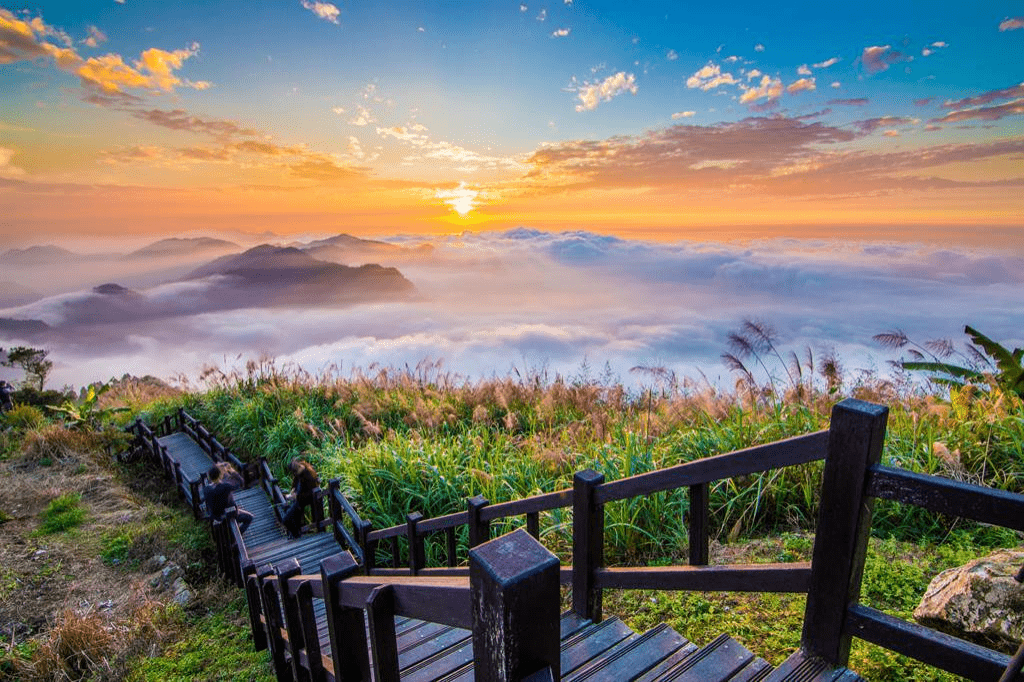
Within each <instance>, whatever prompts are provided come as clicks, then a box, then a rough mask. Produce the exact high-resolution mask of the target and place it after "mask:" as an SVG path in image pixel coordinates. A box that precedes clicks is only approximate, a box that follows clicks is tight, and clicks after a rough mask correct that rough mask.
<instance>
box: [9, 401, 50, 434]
mask: <svg viewBox="0 0 1024 682" xmlns="http://www.w3.org/2000/svg"><path fill="white" fill-rule="evenodd" d="M43 420H44V417H43V413H42V412H40V411H39V408H36V407H33V406H32V405H15V406H14V408H13V409H11V410H10V411H9V412H7V413H5V414H4V416H3V421H4V422H6V424H7V425H8V426H12V427H14V428H15V429H21V430H24V429H34V428H37V427H39V426H41V425H42V423H43Z"/></svg>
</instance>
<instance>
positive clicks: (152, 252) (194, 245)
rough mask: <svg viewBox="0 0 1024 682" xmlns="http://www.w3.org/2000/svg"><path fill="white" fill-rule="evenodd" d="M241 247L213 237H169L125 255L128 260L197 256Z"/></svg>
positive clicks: (230, 250) (233, 250) (236, 249)
mask: <svg viewBox="0 0 1024 682" xmlns="http://www.w3.org/2000/svg"><path fill="white" fill-rule="evenodd" d="M241 248H242V247H241V246H239V245H238V244H235V243H234V242H229V241H226V240H224V239H214V238H213V237H169V238H167V239H161V240H160V241H156V242H153V243H152V244H148V245H146V246H144V247H142V248H141V249H137V250H135V251H132V252H131V253H129V254H126V255H125V258H128V259H138V258H168V257H174V256H197V255H200V254H209V253H211V252H220V253H225V252H235V251H238V250H240V249H241Z"/></svg>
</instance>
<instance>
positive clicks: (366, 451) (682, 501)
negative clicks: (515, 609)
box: [146, 366, 1024, 563]
mask: <svg viewBox="0 0 1024 682" xmlns="http://www.w3.org/2000/svg"><path fill="white" fill-rule="evenodd" d="M849 391H850V392H851V393H854V394H856V395H857V397H862V398H867V399H875V400H876V401H881V402H885V403H887V404H888V405H889V406H890V419H889V427H888V438H887V441H886V446H885V450H884V453H883V461H884V462H885V463H887V464H891V465H894V466H899V467H902V468H907V469H911V470H914V471H922V472H926V473H938V474H941V475H948V476H953V477H955V478H960V479H962V480H969V481H976V482H983V483H985V484H987V485H991V486H994V487H997V488H1001V489H1004V490H1011V491H1016V492H1024V407H1022V403H1021V401H1020V400H1019V399H1016V398H1015V397H1014V396H1012V395H997V394H995V393H981V392H978V393H975V394H972V395H970V396H967V397H966V398H963V399H961V400H960V401H959V402H958V403H957V405H956V406H955V407H954V406H951V405H949V404H948V403H945V402H943V400H941V399H938V398H935V397H933V396H928V395H922V394H919V393H916V392H914V391H913V390H910V389H907V392H906V393H903V394H899V393H894V392H893V389H892V387H891V386H888V385H887V384H885V383H884V382H883V381H881V380H875V383H873V384H872V383H871V382H861V383H860V384H858V385H857V386H853V387H850V389H849ZM842 397H844V394H843V393H842V392H839V393H836V394H826V393H824V392H817V393H815V392H813V391H812V392H811V393H810V394H809V395H807V396H806V397H804V398H802V399H801V400H799V401H789V402H787V401H785V400H772V399H766V400H763V401H761V402H757V403H750V402H749V401H747V400H746V399H745V398H741V397H740V396H739V395H728V394H722V393H719V392H715V391H713V390H711V389H704V390H703V391H697V392H687V390H685V389H682V388H679V387H674V388H672V389H671V390H669V389H664V390H661V391H646V390H645V391H642V392H639V393H636V394H630V393H629V392H628V391H626V390H624V389H623V388H622V387H621V386H617V385H607V384H598V383H584V384H572V383H567V382H565V381H563V380H559V379H556V380H554V381H546V380H542V379H541V378H539V377H536V376H530V377H525V378H522V379H516V380H513V379H512V378H508V379H492V380H489V381H484V382H479V383H476V384H469V383H457V382H455V381H453V380H451V379H450V378H449V377H445V376H443V375H432V374H430V372H427V371H424V370H422V368H417V369H416V370H406V371H405V372H395V371H393V370H381V371H380V372H379V373H377V374H375V375H372V376H366V375H362V374H356V375H354V376H353V377H352V378H349V379H337V378H327V379H317V378H311V377H308V376H304V375H299V376H289V375H287V374H285V373H282V372H278V371H276V370H274V368H273V367H272V366H258V367H252V368H250V370H249V371H248V372H247V373H246V374H244V375H236V376H234V377H227V378H225V379H224V380H222V381H220V382H219V383H217V384H216V385H214V386H213V387H212V388H211V389H210V390H207V391H206V392H203V393H190V394H185V395H183V396H181V397H180V398H178V399H175V400H162V401H160V402H159V403H156V404H154V405H152V406H151V407H150V408H149V410H150V412H149V414H147V415H146V416H147V417H149V418H151V419H152V418H160V417H162V416H163V415H165V414H171V413H173V411H174V410H176V409H177V407H178V406H183V407H185V408H186V409H187V410H188V411H189V412H191V413H192V414H193V415H194V416H196V417H197V418H199V419H200V420H201V421H203V422H204V423H206V424H207V425H208V426H209V427H210V428H211V429H212V430H213V431H214V432H215V433H216V434H217V435H218V437H220V438H221V439H222V440H223V441H224V442H225V443H226V444H227V445H228V446H229V447H231V448H232V449H233V450H235V452H236V453H237V454H239V455H240V456H242V457H243V459H252V458H255V457H258V456H266V457H267V458H268V460H269V461H270V463H271V466H272V468H273V470H274V471H275V473H276V474H277V475H278V476H279V478H281V479H282V480H284V481H287V480H288V477H287V476H286V475H285V472H284V465H285V464H286V463H287V461H288V460H289V459H291V458H292V457H296V456H302V457H305V458H307V459H308V460H309V461H310V462H311V463H312V464H314V466H316V467H317V469H318V470H319V471H320V473H321V477H322V478H323V479H328V478H333V477H338V478H339V479H340V480H341V485H342V490H343V491H344V492H345V494H346V495H347V496H349V497H350V499H351V500H352V501H353V502H354V503H355V504H356V505H357V507H358V508H359V509H360V510H361V512H362V513H363V514H364V515H365V516H366V517H367V518H369V519H370V520H371V521H372V522H373V524H374V527H376V528H381V527H386V526H391V525H397V524H401V523H404V521H405V516H406V514H408V513H410V512H412V511H419V512H421V513H423V514H424V515H425V516H427V517H433V516H439V515H442V514H448V513H453V512H457V511H462V510H464V509H465V505H466V499H467V498H469V497H472V496H475V495H483V496H484V497H486V498H487V499H488V500H489V501H490V502H492V503H497V502H502V501H506V500H512V499H517V498H522V497H526V496H529V495H535V494H538V493H542V492H549V491H552V490H558V489H563V488H568V487H571V485H572V474H573V472H574V471H577V470H580V469H583V468H588V467H589V468H593V469H595V470H597V471H599V472H601V473H602V474H604V476H605V478H606V480H615V479H619V478H623V477H626V476H631V475H634V474H637V473H642V472H645V471H652V470H655V469H660V468H665V467H669V466H673V465H675V464H679V463H682V462H688V461H692V460H694V459H699V458H703V457H707V456H710V455H714V454H719V453H723V452H729V451H732V450H737V449H740V448H744V447H749V446H752V445H756V444H761V443H767V442H771V441H774V440H778V439H781V438H787V437H791V436H795V435H800V434H805V433H809V432H812V431H815V430H818V429H822V428H826V427H827V425H828V418H829V410H830V408H831V405H832V404H833V403H834V402H836V401H838V400H840V399H842ZM937 444H938V445H937ZM941 448H945V449H946V451H948V452H950V453H954V454H955V457H954V458H953V459H952V460H944V459H943V458H942V457H940V456H938V455H937V454H936V452H940V451H941ZM820 475H821V465H820V464H809V465H803V466H799V467H790V468H787V469H782V470H775V471H769V472H765V473H763V474H757V475H753V476H746V477H741V478H736V479H726V480H722V481H718V482H716V483H714V484H713V486H712V489H711V501H710V512H711V521H712V524H713V527H714V528H715V529H716V536H717V537H718V538H719V539H720V540H737V539H740V538H748V537H759V536H763V535H766V534H773V533H779V532H786V531H791V530H800V529H803V530H807V529H810V528H813V526H814V523H815V520H816V518H817V504H818V499H817V496H818V488H819V485H820ZM688 512H689V502H688V499H687V496H686V494H685V491H675V492H672V491H670V492H666V493H659V494H656V495H652V496H649V497H643V498H636V499H632V500H626V501H622V502H617V503H614V504H610V505H608V507H607V509H606V513H607V518H606V529H607V542H606V556H607V557H608V559H609V561H611V562H620V563H637V562H643V561H647V560H650V559H651V558H652V557H658V556H664V555H674V556H677V557H682V556H685V553H686V542H687V529H686V525H685V524H686V518H687V516H688ZM570 519H571V517H570V515H569V514H568V513H567V512H565V511H556V512H554V513H550V514H545V515H544V517H543V518H542V532H544V533H545V538H546V541H547V542H548V543H549V544H550V545H551V547H552V548H553V549H554V550H556V551H559V550H561V549H563V548H564V545H565V543H567V542H568V534H567V533H568V528H569V524H570V523H571V520H570ZM521 523H522V520H521V519H520V520H513V521H510V522H508V524H506V525H504V526H501V527H502V528H509V527H512V526H514V525H517V524H521ZM499 525H500V524H499ZM954 527H957V526H956V525H955V524H954V522H953V520H951V519H946V518H943V517H937V516H935V515H933V514H930V513H927V512H925V511H923V510H919V509H910V508H905V507H900V506H898V505H893V504H889V503H880V504H879V505H878V506H877V509H876V514H875V522H874V525H873V530H874V532H875V533H876V534H877V535H879V536H882V537H889V536H891V537H896V538H901V539H908V540H909V539H915V538H919V539H929V540H939V539H941V538H943V537H944V536H945V535H946V534H948V533H949V532H950V530H952V529H953V528H954ZM974 528H975V529H976V530H977V532H979V533H984V532H986V531H985V530H984V529H982V528H981V527H978V526H974ZM500 529H501V528H499V529H498V530H500ZM653 529H656V531H655V530H653ZM460 551H464V548H463V549H462V550H460ZM432 552H433V554H434V556H436V557H439V556H440V554H439V552H438V551H437V550H432Z"/></svg>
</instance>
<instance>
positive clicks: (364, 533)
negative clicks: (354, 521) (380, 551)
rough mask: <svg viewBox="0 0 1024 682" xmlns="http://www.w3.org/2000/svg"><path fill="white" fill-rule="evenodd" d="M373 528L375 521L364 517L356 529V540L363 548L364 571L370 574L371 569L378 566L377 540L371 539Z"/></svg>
mask: <svg viewBox="0 0 1024 682" xmlns="http://www.w3.org/2000/svg"><path fill="white" fill-rule="evenodd" d="M371 530H373V523H372V522H370V521H367V520H366V519H363V522H362V523H360V524H359V527H358V528H356V529H355V531H356V541H357V542H359V546H360V547H361V548H362V550H363V573H365V574H366V575H370V571H372V570H373V569H374V568H376V567H377V541H376V540H373V541H371V540H370V537H369V535H370V531H371Z"/></svg>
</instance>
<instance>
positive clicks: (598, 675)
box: [562, 624, 687, 682]
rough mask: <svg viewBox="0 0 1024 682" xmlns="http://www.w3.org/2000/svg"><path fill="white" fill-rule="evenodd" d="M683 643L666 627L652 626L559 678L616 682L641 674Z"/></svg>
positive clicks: (567, 680) (681, 639)
mask: <svg viewBox="0 0 1024 682" xmlns="http://www.w3.org/2000/svg"><path fill="white" fill-rule="evenodd" d="M686 644H687V641H686V639H684V638H683V637H682V635H680V634H679V633H678V632H676V631H675V630H673V629H672V628H670V627H668V626H667V625H664V624H663V625H659V626H657V627H654V628H652V629H650V630H648V631H647V632H645V633H644V634H642V635H639V636H636V637H635V638H634V637H628V638H626V639H625V640H623V641H622V642H620V643H619V644H616V645H615V646H614V647H612V648H611V649H609V650H608V651H607V652H605V653H604V654H602V655H601V656H600V658H598V659H596V660H594V661H592V662H591V663H588V664H587V665H585V666H583V667H582V668H580V669H579V670H577V671H575V672H573V673H570V674H569V675H568V676H566V675H564V674H563V675H562V679H563V680H564V681H565V682H572V680H587V681H588V682H620V681H621V680H632V679H634V678H635V677H639V676H640V675H642V674H644V673H645V672H647V671H648V670H650V669H651V668H653V667H654V666H656V665H657V664H658V663H660V662H661V661H662V660H664V659H665V658H667V657H668V656H671V655H672V654H673V653H675V652H676V651H678V650H679V649H680V648H682V647H683V646H685V645H686Z"/></svg>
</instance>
